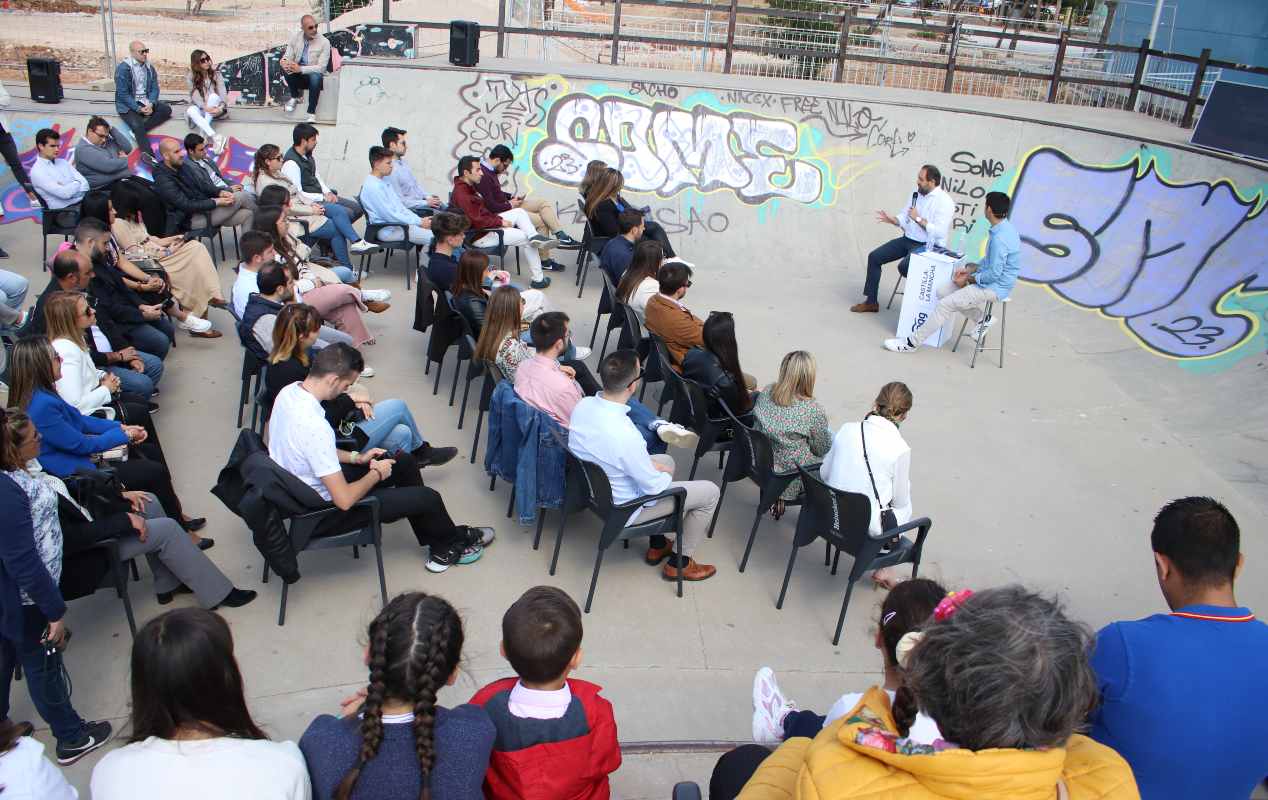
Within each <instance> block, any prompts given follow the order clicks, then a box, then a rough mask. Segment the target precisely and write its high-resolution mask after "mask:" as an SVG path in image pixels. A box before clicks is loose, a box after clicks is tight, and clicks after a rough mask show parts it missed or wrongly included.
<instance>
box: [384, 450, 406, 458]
mask: <svg viewBox="0 0 1268 800" xmlns="http://www.w3.org/2000/svg"><path fill="white" fill-rule="evenodd" d="M404 455H406V453H405V450H404V448H401V449H398V450H397V451H396V452H395V453H393V454H392V455H390V456H388V458H390V459H392V460H393V461H399V460H400V459H401V457H402V456H404Z"/></svg>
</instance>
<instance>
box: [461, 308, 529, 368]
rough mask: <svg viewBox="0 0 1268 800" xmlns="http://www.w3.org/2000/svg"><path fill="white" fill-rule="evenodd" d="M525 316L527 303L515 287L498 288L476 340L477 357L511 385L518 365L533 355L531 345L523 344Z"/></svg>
mask: <svg viewBox="0 0 1268 800" xmlns="http://www.w3.org/2000/svg"><path fill="white" fill-rule="evenodd" d="M523 317H524V300H523V298H522V297H521V295H520V293H519V291H518V290H517V289H516V288H515V287H514V286H499V287H498V288H496V289H494V290H493V294H491V295H490V296H489V304H488V308H487V311H486V313H485V319H484V325H482V326H481V327H480V338H479V339H478V340H477V341H476V349H475V356H474V358H475V359H476V360H477V361H486V362H488V361H491V362H493V363H494V364H496V365H497V368H498V369H499V370H501V371H502V376H503V377H505V378H506V379H507V380H508V381H510V382H511V383H515V374H516V369H517V368H518V367H519V365H520V364H523V363H524V362H525V361H528V360H529V359H530V358H532V357H533V354H534V350H533V348H532V346H530V345H529V344H528V343H527V342H525V341H524V336H523V333H524V323H523ZM529 338H530V339H531V338H532V337H531V336H530V337H529Z"/></svg>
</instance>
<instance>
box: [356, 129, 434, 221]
mask: <svg viewBox="0 0 1268 800" xmlns="http://www.w3.org/2000/svg"><path fill="white" fill-rule="evenodd" d="M393 160H394V159H393V156H392V152H391V151H390V150H388V149H387V148H386V147H371V148H370V174H369V175H367V176H366V178H365V181H364V182H363V183H362V184H361V194H360V196H359V199H360V201H361V203H362V205H363V207H364V208H365V213H366V221H367V222H369V223H370V224H371V225H388V226H390V227H387V228H384V229H383V230H381V231H379V234H378V238H379V241H381V242H399V241H403V240H404V239H405V238H406V237H407V236H408V237H409V241H411V242H413V243H414V244H416V245H419V246H426V245H429V244H431V241H432V232H431V219H430V218H428V219H424V218H422V217H420V216H418V214H415V213H414V212H413V211H411V210H410V209H409V208H407V207H406V205H405V203H404V202H403V201H402V200H401V198H400V196H399V195H397V193H396V189H395V188H393V186H392V184H391V183H389V182H388V180H387V178H388V176H389V175H391V174H392V162H393ZM402 226H403V227H402Z"/></svg>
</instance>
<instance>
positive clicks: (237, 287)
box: [229, 231, 277, 319]
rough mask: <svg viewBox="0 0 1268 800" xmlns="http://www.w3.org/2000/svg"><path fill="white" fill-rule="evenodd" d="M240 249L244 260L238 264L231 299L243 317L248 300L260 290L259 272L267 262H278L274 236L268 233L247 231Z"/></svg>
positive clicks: (237, 312)
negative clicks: (275, 256) (274, 247)
mask: <svg viewBox="0 0 1268 800" xmlns="http://www.w3.org/2000/svg"><path fill="white" fill-rule="evenodd" d="M238 249H239V250H240V251H241V252H242V261H241V262H240V263H239V264H238V277H237V278H235V279H234V281H233V289H232V291H231V292H230V293H229V301H230V303H231V304H232V305H233V313H234V314H235V315H237V317H238V318H239V319H241V318H242V315H243V314H244V313H246V310H247V301H248V300H250V299H251V295H252V294H253V293H255V292H258V291H259V290H260V288H259V287H260V284H259V274H258V273H259V272H260V270H261V269H263V268H264V266H265V265H266V264H276V263H277V261H276V259H275V258H274V255H275V253H276V251H275V250H274V249H273V237H272V236H270V235H269V234H267V233H261V232H260V231H247V232H246V233H244V234H242V239H241V240H240V241H239V242H238Z"/></svg>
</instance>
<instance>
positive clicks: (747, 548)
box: [740, 506, 762, 572]
mask: <svg viewBox="0 0 1268 800" xmlns="http://www.w3.org/2000/svg"><path fill="white" fill-rule="evenodd" d="M761 524H762V508H761V506H758V508H757V513H756V514H754V515H753V528H752V530H750V531H749V532H748V544H746V545H744V558H742V559H740V572H743V571H744V568H745V567H747V566H748V556H749V553H751V552H753V542H754V541H756V539H757V528H758V526H760V525H761Z"/></svg>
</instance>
